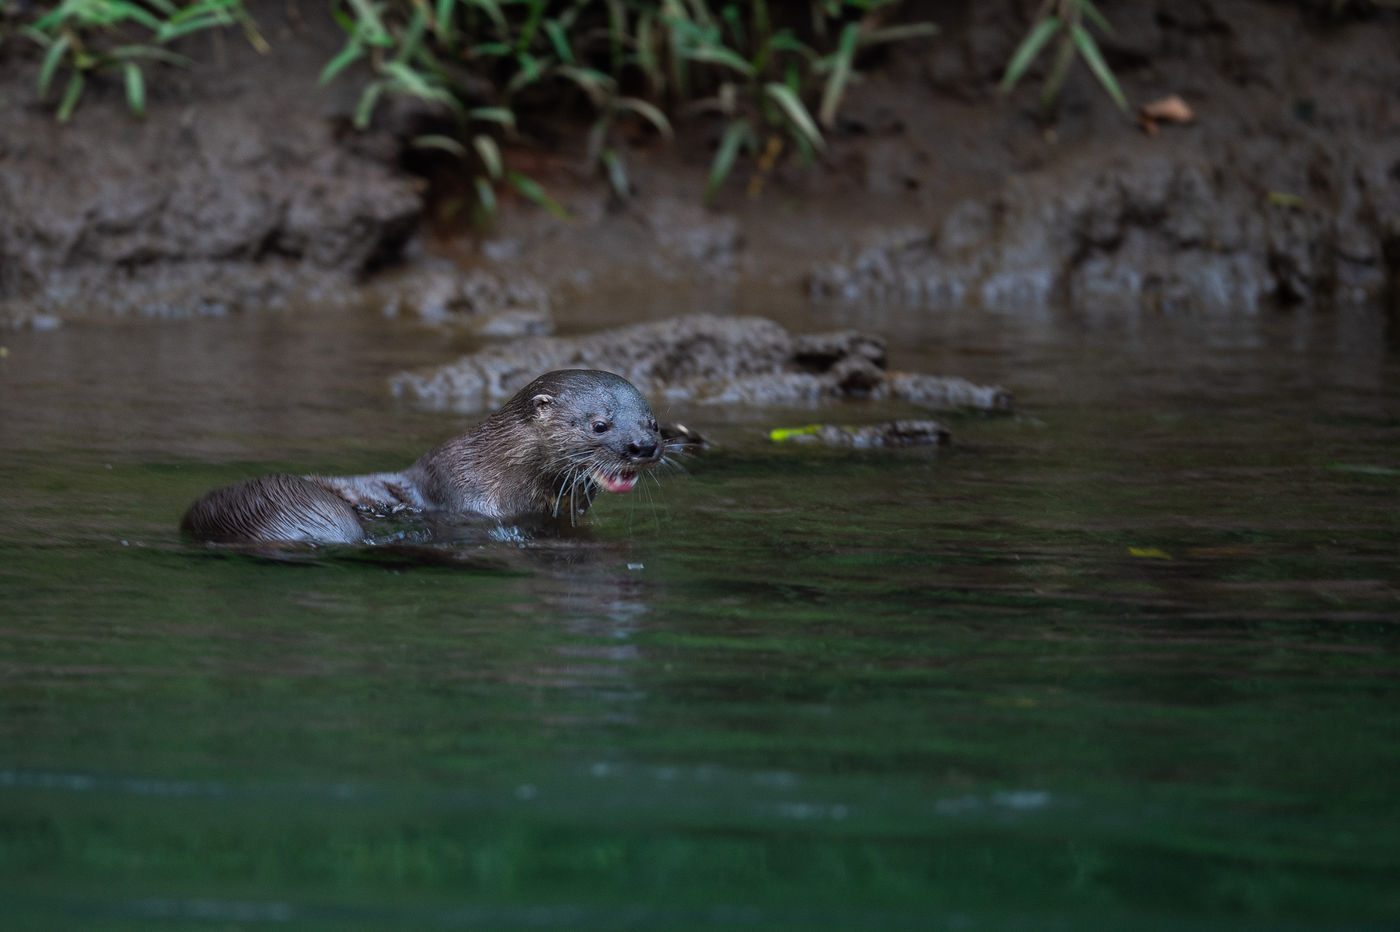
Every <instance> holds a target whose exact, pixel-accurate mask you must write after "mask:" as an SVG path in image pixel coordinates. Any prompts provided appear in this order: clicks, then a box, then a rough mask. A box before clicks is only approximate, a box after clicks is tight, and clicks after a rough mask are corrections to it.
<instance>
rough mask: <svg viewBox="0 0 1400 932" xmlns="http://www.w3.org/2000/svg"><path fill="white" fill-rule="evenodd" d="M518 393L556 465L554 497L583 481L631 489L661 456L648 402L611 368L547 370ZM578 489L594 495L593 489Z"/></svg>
mask: <svg viewBox="0 0 1400 932" xmlns="http://www.w3.org/2000/svg"><path fill="white" fill-rule="evenodd" d="M516 398H517V399H520V400H523V401H527V402H528V404H529V406H530V415H529V416H530V417H531V418H532V419H533V420H534V421H535V423H536V426H537V429H538V430H539V431H540V436H541V437H542V438H543V440H544V442H545V445H546V448H547V449H548V451H549V454H550V457H551V459H552V461H553V462H552V464H551V465H553V466H554V467H555V468H556V474H557V477H558V478H557V480H556V481H557V483H558V485H557V486H556V488H557V492H556V493H555V495H556V499H557V500H563V499H565V498H566V497H567V498H573V497H574V495H575V493H576V492H577V491H580V490H579V489H578V488H577V486H578V485H579V484H581V483H592V484H593V485H594V486H597V487H598V488H601V489H605V490H607V491H609V492H630V491H631V490H632V488H633V487H634V486H635V485H636V484H637V478H638V476H639V475H640V474H641V472H642V471H643V470H646V469H649V468H651V467H652V466H654V465H656V464H657V463H658V462H660V461H661V459H662V457H663V456H664V455H665V452H666V444H665V441H663V440H662V438H661V431H660V429H659V428H658V427H657V424H656V415H654V414H652V411H651V405H649V404H647V400H646V399H645V398H643V397H642V393H641V392H639V391H637V389H636V388H635V387H634V386H633V385H632V383H631V382H629V381H627V380H626V379H624V378H622V377H621V376H618V375H613V374H612V373H611V372H602V371H600V370H597V369H560V370H558V371H556V372H547V373H545V374H544V375H542V376H540V377H539V378H537V379H535V381H533V382H531V383H530V384H529V385H527V386H525V388H524V389H522V390H521V391H520V394H519V395H517V396H516ZM582 491H585V492H586V493H588V495H587V497H588V498H591V497H592V494H591V493H592V492H593V489H591V488H586V489H583V490H582Z"/></svg>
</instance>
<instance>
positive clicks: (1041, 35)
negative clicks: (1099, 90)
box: [1001, 0, 1128, 119]
mask: <svg viewBox="0 0 1400 932" xmlns="http://www.w3.org/2000/svg"><path fill="white" fill-rule="evenodd" d="M1086 21H1087V22H1088V23H1089V24H1091V25H1092V26H1094V27H1095V28H1097V29H1098V30H1099V31H1101V32H1103V33H1104V34H1105V35H1109V36H1112V35H1113V27H1112V26H1110V25H1109V23H1108V20H1106V19H1104V17H1103V14H1102V13H1100V12H1099V10H1098V7H1096V6H1094V4H1093V0H1043V2H1042V3H1041V5H1040V11H1039V12H1038V13H1036V17H1035V21H1034V22H1033V23H1032V25H1031V28H1030V31H1029V32H1028V33H1026V37H1025V38H1024V39H1022V40H1021V44H1020V45H1018V46H1017V47H1016V50H1015V51H1014V52H1012V53H1011V58H1010V60H1009V61H1008V62H1007V64H1006V72H1005V74H1004V75H1003V77H1002V79H1001V90H1002V92H1003V93H1010V91H1011V90H1012V88H1014V87H1015V86H1016V85H1017V83H1018V82H1020V80H1021V78H1022V77H1024V76H1025V74H1026V72H1027V71H1028V70H1029V69H1030V66H1031V64H1032V63H1033V62H1034V61H1035V60H1036V58H1038V57H1039V56H1040V53H1041V52H1042V51H1044V50H1045V48H1046V47H1048V46H1049V45H1050V44H1051V43H1052V42H1053V43H1054V45H1055V52H1054V55H1053V58H1052V59H1051V64H1050V71H1049V72H1048V73H1047V74H1046V76H1045V83H1044V84H1042V85H1041V89H1040V111H1041V116H1042V117H1044V118H1047V119H1048V118H1049V117H1050V115H1051V114H1052V113H1053V112H1054V109H1055V105H1056V103H1058V101H1059V98H1060V91H1061V90H1062V89H1063V88H1064V83H1065V78H1066V77H1068V75H1069V69H1070V66H1071V65H1072V64H1074V60H1075V57H1076V55H1077V56H1078V57H1079V58H1081V59H1083V61H1084V63H1085V64H1086V65H1088V66H1089V70H1090V71H1091V72H1093V75H1094V77H1095V78H1096V79H1098V82H1099V84H1100V85H1101V86H1102V87H1103V89H1104V91H1105V92H1107V94H1108V96H1109V97H1111V98H1113V102H1114V103H1115V104H1117V105H1118V108H1119V109H1120V110H1124V111H1126V110H1127V109H1128V100H1127V98H1126V97H1124V96H1123V91H1122V89H1121V88H1120V87H1119V86H1118V80H1117V78H1115V77H1114V76H1113V71H1112V70H1111V69H1110V68H1109V67H1108V63H1107V62H1105V61H1104V58H1103V53H1102V52H1100V51H1099V45H1098V42H1097V41H1096V40H1095V39H1094V36H1093V34H1092V33H1091V32H1090V31H1089V28H1088V26H1085V22H1086Z"/></svg>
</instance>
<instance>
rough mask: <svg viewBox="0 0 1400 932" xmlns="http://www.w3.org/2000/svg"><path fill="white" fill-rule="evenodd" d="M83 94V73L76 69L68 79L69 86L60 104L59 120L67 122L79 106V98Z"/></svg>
mask: <svg viewBox="0 0 1400 932" xmlns="http://www.w3.org/2000/svg"><path fill="white" fill-rule="evenodd" d="M82 96H83V73H82V72H81V71H79V70H77V69H74V71H73V76H72V77H70V78H69V79H68V87H67V88H66V89H65V90H64V91H63V101H62V102H61V103H60V104H59V105H58V122H60V123H67V122H68V118H69V117H71V116H72V115H73V110H74V109H75V108H76V107H77V106H78V98H79V97H82Z"/></svg>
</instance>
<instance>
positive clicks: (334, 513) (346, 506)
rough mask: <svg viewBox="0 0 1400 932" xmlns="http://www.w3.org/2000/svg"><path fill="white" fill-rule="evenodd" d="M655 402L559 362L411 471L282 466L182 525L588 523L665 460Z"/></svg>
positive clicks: (359, 527)
mask: <svg viewBox="0 0 1400 932" xmlns="http://www.w3.org/2000/svg"><path fill="white" fill-rule="evenodd" d="M666 452H667V442H666V441H665V440H664V439H663V438H662V435H661V431H660V428H659V427H658V425H657V423H656V416H655V415H654V414H653V413H652V410H651V405H649V404H648V403H647V400H646V399H645V398H643V397H642V394H641V392H639V391H637V389H636V387H635V386H633V385H632V383H631V382H628V381H627V380H626V379H624V378H622V377H621V376H618V375H614V374H613V373H611V372H602V371H599V370H596V369H560V370H558V371H555V372H547V373H545V374H544V375H542V376H540V377H539V378H537V379H535V380H534V381H533V382H531V383H530V384H529V385H527V386H525V387H524V388H523V389H521V390H520V391H519V392H518V393H516V395H515V396H514V397H513V398H511V399H510V400H509V401H507V402H506V403H505V404H504V405H503V406H502V407H501V409H500V410H499V411H497V412H496V413H495V414H492V415H491V416H490V417H488V418H486V420H484V421H482V422H481V423H480V424H478V425H477V426H476V427H475V428H473V429H472V430H469V431H467V432H466V433H465V434H462V435H460V436H458V437H454V438H453V439H451V440H449V441H447V442H446V443H444V444H442V445H441V446H438V447H436V448H434V449H432V450H430V451H429V452H427V453H425V454H424V455H423V456H422V457H420V458H419V459H418V461H417V462H415V463H414V464H413V465H412V466H409V467H408V468H407V469H405V470H403V471H402V472H383V473H371V474H368V475H362V476H317V475H309V476H292V475H272V476H262V477H259V478H256V479H248V480H246V481H244V482H240V483H238V484H236V485H231V486H228V487H226V488H221V489H215V490H214V491H212V492H209V493H207V494H206V495H204V496H203V497H202V498H200V499H199V500H198V501H196V502H195V503H194V504H193V505H191V506H190V509H189V511H187V512H186V513H185V517H184V520H183V521H181V524H180V528H181V530H182V531H184V533H185V534H187V535H189V536H190V537H193V538H196V539H198V540H203V541H209V542H213V543H315V544H353V543H362V542H364V541H365V540H366V533H365V526H364V525H363V524H362V523H361V516H362V515H366V516H386V515H391V514H399V513H403V512H409V513H417V512H423V513H434V514H439V515H441V516H443V517H446V518H449V519H450V518H478V519H487V520H490V521H495V522H498V523H499V524H500V525H501V526H507V525H514V526H519V527H522V528H526V529H537V528H539V527H546V526H548V525H550V524H551V523H558V522H560V521H561V520H567V522H568V523H569V524H573V523H574V522H576V521H577V520H578V519H579V518H580V517H582V516H583V514H584V513H585V512H586V511H587V510H588V508H589V506H590V505H591V504H592V503H593V499H594V497H595V496H596V495H597V493H598V490H599V489H602V490H604V491H607V492H627V491H630V490H631V489H632V488H633V487H634V486H635V485H636V484H637V480H638V478H639V477H640V475H641V474H642V472H644V471H645V470H647V469H650V468H652V467H653V466H656V465H657V464H658V463H660V462H662V461H663V460H664V459H665V456H666Z"/></svg>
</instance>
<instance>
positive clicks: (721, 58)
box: [681, 45, 754, 78]
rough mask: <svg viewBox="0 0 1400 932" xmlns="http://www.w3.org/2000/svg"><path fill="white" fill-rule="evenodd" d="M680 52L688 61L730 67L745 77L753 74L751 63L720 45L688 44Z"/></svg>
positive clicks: (750, 76)
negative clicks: (688, 45)
mask: <svg viewBox="0 0 1400 932" xmlns="http://www.w3.org/2000/svg"><path fill="white" fill-rule="evenodd" d="M681 54H682V56H683V57H684V58H685V59H686V60H688V61H693V62H703V63H705V64H709V65H722V66H724V67H725V68H732V69H733V70H735V71H737V72H739V73H740V74H742V75H743V76H744V77H746V78H752V77H753V76H754V69H753V65H750V64H749V63H748V62H746V61H744V59H742V58H740V57H739V54H738V53H737V52H735V51H733V50H732V49H727V48H725V47H724V46H722V45H696V46H690V47H688V48H685V49H683V50H682V53H681Z"/></svg>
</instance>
